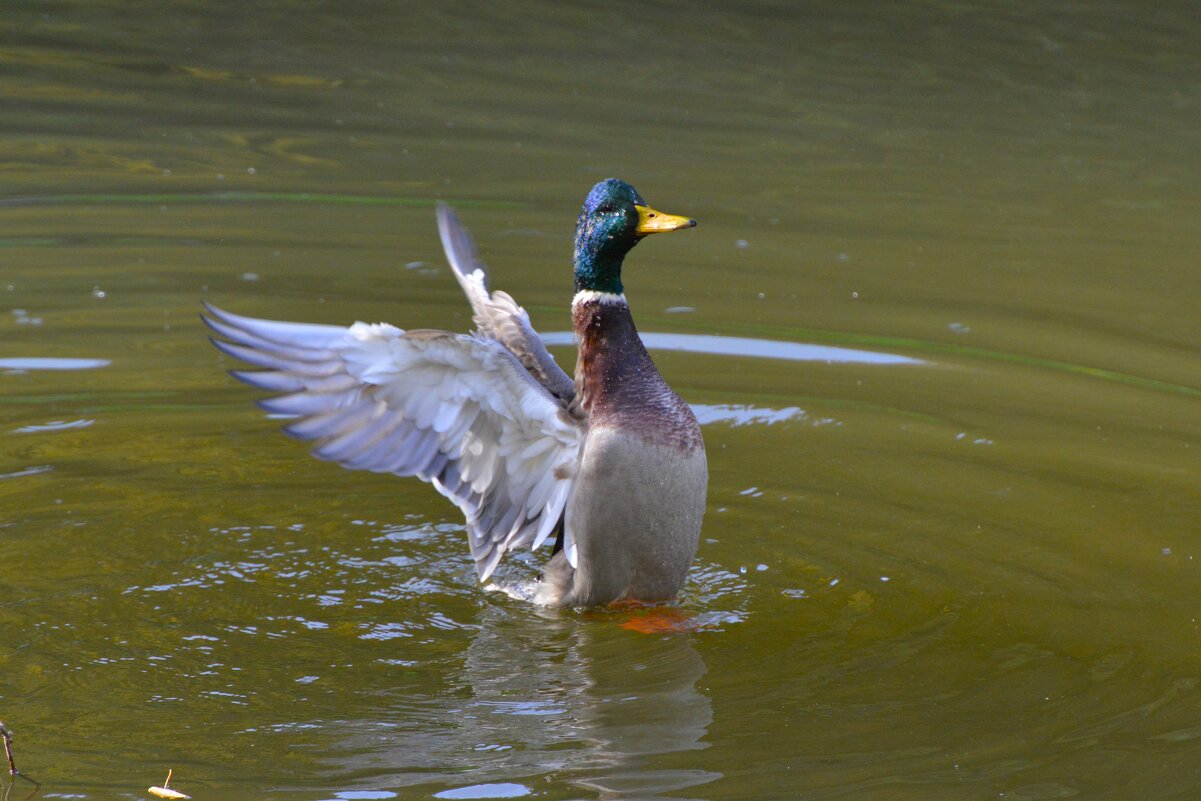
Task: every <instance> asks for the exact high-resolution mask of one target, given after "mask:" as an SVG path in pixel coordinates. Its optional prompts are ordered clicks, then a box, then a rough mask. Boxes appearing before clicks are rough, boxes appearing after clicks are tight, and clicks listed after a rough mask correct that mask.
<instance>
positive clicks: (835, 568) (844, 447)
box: [0, 0, 1201, 801]
mask: <svg viewBox="0 0 1201 801" xmlns="http://www.w3.org/2000/svg"><path fill="white" fill-rule="evenodd" d="M1199 41H1201V16H1199V15H1198V14H1197V13H1196V9H1195V6H1194V5H1193V4H1190V3H1183V2H1167V3H1155V4H1145V3H1135V2H1131V1H1130V0H1125V2H1116V1H1113V2H1109V1H1105V0H1102V1H1101V2H1090V3H1073V2H1052V3H1041V4H1007V3H993V2H949V1H944V0H937V1H936V2H904V3H891V4H883V3H879V4H877V3H862V4H847V3H836V2H813V3H789V2H770V1H769V0H764V1H763V2H726V3H685V2H674V1H673V0H665V2H661V3H657V4H653V5H648V4H645V3H627V2H610V3H603V4H590V5H585V4H580V5H572V4H562V3H533V2H508V3H503V4H491V3H445V4H434V3H382V2H362V3H344V4H333V3H318V2H301V1H299V0H296V1H293V2H283V1H282V0H281V1H279V2H264V3H242V4H230V3H216V2H211V0H194V1H193V2H171V3H163V2H156V3H149V2H133V3H126V2H120V3H118V2H111V1H109V0H98V1H97V2H75V1H73V0H66V1H65V2H55V3H42V2H27V1H26V0H18V1H17V2H11V3H8V4H7V5H6V6H5V11H4V13H3V15H2V16H0V75H2V76H3V77H2V78H0V106H2V107H3V111H2V113H0V720H3V721H4V722H5V723H6V724H7V726H8V727H9V728H10V729H12V730H13V731H14V732H15V734H16V739H15V740H14V743H13V745H14V749H15V751H14V755H15V757H16V758H17V764H18V766H19V767H20V768H21V769H22V770H23V771H24V772H26V773H28V774H29V775H31V776H32V777H33V778H35V779H37V780H38V781H40V782H41V784H42V787H41V790H40V796H41V797H43V798H71V799H86V800H87V801H95V800H99V799H132V798H149V797H150V796H149V795H148V794H147V793H146V788H147V787H148V786H150V785H152V784H161V783H162V780H163V778H164V777H165V775H166V773H167V770H168V768H173V769H174V778H173V780H172V784H171V786H172V787H173V788H177V789H179V790H181V791H182V792H186V793H188V794H189V795H191V796H192V797H193V798H195V799H197V801H201V800H203V799H239V798H260V799H261V798H269V799H296V801H324V800H325V799H389V798H398V799H410V798H412V799H419V798H431V797H436V798H511V797H527V798H539V799H548V800H551V801H553V800H556V799H649V798H695V799H709V800H711V801H716V800H717V799H855V801H874V800H875V799H881V800H883V799H888V800H889V801H900V800H909V799H912V800H913V801H919V800H920V801H959V800H962V801H974V800H975V799H1007V800H1008V801H1014V800H1015V799H1023V800H1026V801H1029V800H1031V799H1052V798H1071V797H1078V798H1082V799H1114V800H1115V801H1117V800H1119V799H1121V800H1124V799H1182V800H1183V799H1195V798H1197V797H1198V794H1199V793H1201V686H1199V680H1201V628H1199V626H1198V617H1199V616H1201V558H1195V557H1201V486H1199V475H1201V472H1199V471H1201V369H1199V366H1198V364H1199V356H1201V354H1199V352H1198V343H1199V342H1201V314H1199V313H1198V308H1201V269H1199V262H1198V260H1199V258H1201V225H1199V223H1198V221H1199V220H1201V200H1199V197H1201V195H1199V189H1201V160H1199V159H1198V152H1199V150H1201V127H1199V125H1198V120H1201V49H1199V48H1198V44H1197V43H1198V42H1199ZM610 175H616V176H620V177H622V178H625V179H627V180H629V181H630V182H631V183H633V184H634V185H635V186H637V187H638V189H639V190H640V192H641V193H642V194H643V195H644V196H645V197H646V198H647V199H648V201H649V202H650V203H651V204H653V205H654V206H656V207H657V208H660V209H662V210H664V211H667V212H672V213H679V214H687V215H690V216H694V217H696V218H697V219H698V220H699V223H700V224H699V226H698V227H697V228H696V229H695V230H692V231H688V232H686V233H681V234H677V235H674V236H672V237H662V238H656V239H654V240H653V241H650V242H647V243H645V244H643V245H642V246H641V247H639V248H638V249H637V250H636V251H635V252H634V253H633V254H632V255H631V257H630V260H629V261H628V263H627V270H626V275H625V284H626V289H627V293H628V295H629V297H630V301H631V305H632V308H633V311H634V315H635V317H636V319H637V321H638V323H639V326H640V328H641V329H642V330H643V331H645V332H651V333H657V334H689V335H705V336H709V337H725V338H734V337H737V338H743V339H753V340H769V341H774V342H783V343H793V344H796V345H805V346H819V345H820V346H835V347H844V348H853V349H858V350H860V351H866V352H870V353H874V354H891V355H894V356H903V357H908V358H909V359H910V360H912V362H911V363H907V364H878V363H870V362H863V361H858V360H854V359H841V358H836V359H833V360H826V359H821V358H819V359H816V360H814V359H804V358H803V359H784V358H764V357H763V356H762V355H760V354H759V352H758V350H757V349H751V348H749V346H748V347H745V348H742V349H741V350H739V349H738V348H735V352H734V353H725V354H721V355H719V354H715V353H712V352H704V350H703V349H702V351H700V352H698V351H696V350H691V351H688V350H667V349H656V350H654V351H653V353H652V355H653V356H654V357H655V359H656V361H657V363H658V365H659V367H660V369H661V371H662V372H663V373H664V375H665V376H666V377H667V379H668V381H669V382H670V383H671V384H672V385H673V386H674V387H675V388H676V389H677V390H678V391H679V392H680V394H681V395H682V396H683V397H684V398H685V399H686V400H688V401H689V402H690V403H692V404H694V405H695V406H696V408H697V409H698V411H699V412H700V416H701V417H702V419H703V420H704V421H705V422H706V424H705V426H704V434H705V440H706V444H707V448H708V453H709V461H710V472H711V483H710V495H709V506H708V513H707V517H706V522H705V529H704V532H703V534H702V545H701V549H700V553H699V555H698V557H697V560H696V562H695V565H694V568H693V572H692V575H691V578H690V580H689V583H688V585H687V586H686V588H685V591H684V593H683V596H682V598H681V600H680V603H679V610H680V611H681V612H682V613H683V615H685V616H686V617H687V618H689V619H690V620H691V628H692V630H691V631H688V632H685V633H652V634H647V633H642V632H639V631H634V630H631V629H630V628H627V627H624V626H623V625H622V624H623V623H628V622H629V620H630V618H629V615H627V614H623V613H603V614H597V613H590V614H582V613H577V612H548V611H545V610H540V609H537V608H534V607H532V606H530V605H529V604H526V603H523V602H521V601H517V600H513V599H511V598H509V597H508V596H506V595H505V594H503V593H497V592H485V591H484V590H483V589H482V588H481V587H479V586H478V585H477V584H476V582H475V579H474V574H473V568H472V564H471V560H470V557H469V555H468V553H467V547H466V542H465V536H464V534H463V531H462V521H461V518H460V516H459V514H458V512H457V511H456V510H455V509H454V508H453V507H451V506H450V505H449V504H447V503H446V502H445V501H444V500H443V499H442V498H441V497H440V496H438V495H437V493H435V492H434V491H433V490H432V489H430V488H429V487H428V486H425V485H423V484H420V483H419V482H416V481H413V480H400V479H397V478H393V477H388V476H378V475H371V474H357V473H351V472H348V471H344V470H341V469H339V468H337V467H335V466H332V465H329V464H325V463H320V462H317V461H316V460H313V459H311V458H309V457H308V456H307V455H306V453H305V448H304V446H303V445H301V444H299V443H296V442H293V441H290V440H288V439H287V438H285V437H283V436H281V435H280V434H279V433H278V431H277V429H278V422H276V421H270V420H266V419H264V417H263V415H262V414H261V413H260V412H259V411H258V410H256V409H255V408H254V406H253V401H254V400H255V399H256V397H258V396H257V394H256V393H255V392H254V391H252V390H250V389H248V388H247V387H244V386H242V385H239V384H237V383H236V382H235V381H234V380H232V379H231V378H229V377H228V376H227V375H226V373H225V371H226V370H227V369H229V368H231V367H233V366H234V365H233V364H232V363H230V361H229V360H228V359H226V358H225V357H223V356H221V355H220V354H219V353H217V352H216V351H215V350H214V349H212V348H211V347H210V346H209V344H208V342H207V339H206V337H207V332H206V330H205V329H204V328H203V326H202V325H201V324H200V322H199V320H198V317H197V312H198V311H199V307H200V303H201V302H202V301H210V302H213V303H216V304H217V305H220V306H222V307H224V308H228V309H231V310H233V311H236V312H239V313H243V314H250V315H255V316H263V317H270V318H277V319H294V320H306V321H313V322H323V323H350V322H353V321H355V320H367V321H378V320H387V321H390V322H393V323H395V324H398V325H401V326H404V327H414V328H416V327H440V328H450V329H454V330H467V329H468V328H469V327H470V315H469V313H468V310H467V306H466V303H465V302H464V300H463V298H462V297H461V296H460V293H459V289H458V287H457V286H456V285H455V282H454V281H453V280H452V278H451V276H450V274H449V272H448V270H447V268H446V267H445V266H444V264H443V261H442V256H441V253H440V247H439V244H438V239H437V234H436V230H435V227H434V220H433V204H434V203H435V202H436V201H437V200H446V201H449V202H451V203H453V204H455V205H456V206H457V207H458V208H459V211H460V214H461V216H462V217H463V219H464V222H465V223H466V224H467V225H468V226H469V227H470V228H471V229H472V231H473V233H474V234H475V236H476V239H477V241H478V244H479V247H480V250H481V253H482V254H483V256H484V258H485V259H486V260H487V262H488V263H489V265H490V267H491V270H492V273H493V276H494V284H495V286H497V287H498V288H502V289H506V290H508V291H510V292H512V293H513V294H514V295H515V296H516V297H517V299H518V300H519V302H521V303H522V304H523V305H524V306H525V307H526V308H527V309H528V310H529V311H530V314H531V316H532V318H533V321H534V323H535V325H536V326H537V327H538V328H539V329H540V330H543V331H547V332H562V331H564V330H565V329H567V328H568V326H569V319H568V303H569V299H570V295H571V275H570V267H569V256H570V245H571V233H572V228H573V225H574V221H575V217H576V214H577V213H578V209H579V204H580V202H581V201H582V199H583V196H584V194H585V192H586V191H587V190H588V188H589V187H590V186H591V185H592V184H593V183H594V182H595V181H597V180H599V179H601V178H605V177H608V176H610ZM726 341H729V340H726ZM740 347H741V346H740ZM552 350H553V352H554V354H555V355H556V357H557V358H558V359H559V360H560V363H561V364H562V365H563V366H564V367H565V368H566V369H568V371H570V370H571V365H572V363H573V353H572V349H571V348H570V347H569V346H555V347H554V348H552ZM752 350H754V351H755V352H752ZM8 359H35V360H38V361H37V363H36V364H35V365H34V366H33V367H34V369H30V364H29V363H28V362H19V363H6V362H5V360H8ZM59 359H90V360H100V361H99V363H98V365H91V366H90V367H89V369H41V368H45V367H56V366H57V367H75V368H78V367H79V365H72V364H70V363H61V362H56V361H54V360H59ZM14 365H15V366H14ZM544 553H545V552H544ZM541 558H544V556H543V554H539V555H535V556H528V555H518V557H517V558H515V559H511V560H509V562H508V563H507V565H506V566H505V567H504V568H503V569H502V571H501V574H500V578H501V580H502V581H504V582H510V583H520V582H522V581H528V580H530V579H531V578H533V577H534V576H536V574H537V565H538V562H539V560H540V559H541ZM7 788H8V785H7V776H6V775H4V774H2V773H0V792H3V791H5V790H7ZM32 789H33V787H32V785H29V784H27V783H24V782H21V781H19V780H18V783H17V784H16V785H14V786H13V787H12V788H11V790H10V791H9V792H11V798H18V797H25V795H27V794H28V793H29V791H30V790H32Z"/></svg>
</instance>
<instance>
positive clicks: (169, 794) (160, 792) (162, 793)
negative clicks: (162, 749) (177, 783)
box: [147, 768, 192, 798]
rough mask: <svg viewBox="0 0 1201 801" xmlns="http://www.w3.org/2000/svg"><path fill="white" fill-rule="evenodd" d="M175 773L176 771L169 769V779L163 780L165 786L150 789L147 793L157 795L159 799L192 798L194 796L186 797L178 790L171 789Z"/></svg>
mask: <svg viewBox="0 0 1201 801" xmlns="http://www.w3.org/2000/svg"><path fill="white" fill-rule="evenodd" d="M173 773H174V771H173V770H172V769H171V768H168V769H167V778H166V779H164V780H163V786H162V787H148V788H147V791H148V792H149V793H150V794H151V795H157V796H158V797H159V798H191V797H192V796H190V795H184V794H183V793H181V792H179V791H177V790H172V789H171V787H170V784H171V775H172V774H173Z"/></svg>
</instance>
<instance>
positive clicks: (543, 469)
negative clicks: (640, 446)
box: [204, 212, 584, 581]
mask: <svg viewBox="0 0 1201 801" xmlns="http://www.w3.org/2000/svg"><path fill="white" fill-rule="evenodd" d="M452 216H453V215H452ZM439 219H440V220H441V219H442V214H441V212H440V214H439ZM456 225H457V223H456ZM444 230H445V229H444ZM458 230H459V231H460V232H461V233H462V234H463V235H465V234H466V232H463V231H462V229H461V228H460V229H458ZM444 236H445V233H444ZM467 241H468V243H469V242H470V240H467ZM449 250H450V247H449V246H448V251H449ZM452 260H453V259H452ZM460 280H462V279H460ZM480 286H481V288H482V286H483V283H482V273H481V279H480ZM483 291H484V294H485V296H486V295H487V290H486V289H485V290H483ZM468 294H469V295H470V292H469V293H468ZM498 294H499V293H498ZM505 297H506V298H508V296H505ZM508 300H509V302H510V303H511V302H512V299H511V298H509V299H508ZM474 303H475V299H474V298H473V305H474ZM512 305H513V306H514V307H516V308H517V310H518V311H519V312H520V315H519V316H520V319H522V320H524V321H525V326H526V328H527V329H528V330H529V333H530V334H533V329H532V328H529V321H528V317H526V316H525V312H524V311H523V310H521V309H520V307H517V306H516V304H515V303H513V304H512ZM206 310H207V311H208V315H209V316H207V317H204V321H205V322H206V323H207V324H208V325H209V327H210V328H212V329H213V330H214V331H215V332H216V333H217V334H218V335H219V336H220V337H221V338H222V339H214V340H213V344H215V345H216V346H217V347H218V348H220V349H221V350H222V351H224V352H225V353H227V354H229V355H230V356H233V357H234V358H237V359H241V360H242V361H245V362H248V363H250V364H252V365H255V366H257V367H261V368H265V369H264V370H261V371H235V372H234V373H233V375H234V376H235V377H236V378H238V379H240V380H242V381H245V382H246V383H248V384H251V385H252V386H255V387H258V388H260V389H265V390H269V391H272V392H277V393H283V394H282V395H279V396H278V397H274V398H270V399H268V400H265V401H263V402H261V404H260V405H261V406H262V407H263V408H264V409H266V410H268V411H270V412H275V413H280V414H287V415H295V416H296V417H297V418H298V419H297V420H296V421H295V422H292V423H290V424H289V425H288V426H287V427H286V428H285V430H286V431H287V432H288V433H290V434H292V435H294V436H296V437H298V438H300V439H306V440H316V443H317V444H316V446H315V447H314V448H313V455H315V456H316V457H318V458H319V459H326V460H329V461H333V462H337V463H338V464H341V465H342V466H344V467H348V468H351V469H357V470H370V471H373V472H379V473H395V474H396V475H399V476H417V477H419V478H421V479H423V480H425V481H429V482H430V483H432V484H433V485H434V486H435V487H436V488H437V489H438V491H439V492H441V493H442V494H443V495H445V496H446V497H447V498H450V499H451V500H452V501H453V502H454V503H455V504H456V505H457V506H458V507H459V508H460V509H461V510H462V511H463V514H464V515H466V517H467V531H468V534H469V536H470V542H471V553H472V555H473V556H474V557H475V561H476V570H477V572H478V574H479V577H480V581H484V580H486V579H487V578H488V576H490V575H491V574H492V571H493V570H494V569H495V568H496V565H497V563H498V562H499V561H500V558H501V556H502V555H503V554H504V552H505V551H507V550H509V549H510V548H515V547H519V546H524V545H530V546H531V547H537V546H538V545H541V544H542V542H543V541H544V540H545V539H546V538H547V537H548V536H549V535H550V533H551V531H552V530H553V529H554V527H555V524H556V523H558V521H559V518H560V517H561V516H562V514H563V507H564V505H565V504H566V502H567V498H568V496H569V495H570V493H571V490H572V486H573V483H574V480H575V474H576V468H577V465H578V463H579V456H580V448H581V443H582V442H583V438H584V430H583V428H582V424H581V423H580V422H579V421H577V420H575V419H574V418H572V417H571V416H570V415H569V414H568V413H567V411H566V409H565V402H564V401H563V400H562V399H561V398H559V397H556V394H557V393H556V394H552V393H553V391H552V390H548V389H547V388H546V387H544V386H543V385H542V384H541V383H539V381H538V380H535V376H534V374H533V373H532V371H531V370H530V369H529V366H528V365H527V364H525V360H524V358H521V357H520V355H514V353H512V352H510V351H509V350H508V349H507V348H506V347H505V345H506V344H507V343H504V344H502V342H503V340H500V339H499V338H492V337H490V336H486V335H468V334H452V333H449V332H446V331H409V332H407V333H406V332H404V331H402V330H400V329H398V328H395V327H393V326H390V325H386V324H379V325H367V324H365V323H355V324H354V325H353V326H350V327H349V328H342V327H338V326H328V325H307V324H302V323H285V322H275V321H270V320H258V319H254V318H250V317H241V316H239V315H235V314H231V313H229V312H226V311H222V310H221V309H217V308H215V307H213V306H210V305H207V304H206ZM478 314H479V310H478V307H477V315H478ZM477 320H478V318H477ZM488 333H489V332H488V331H486V330H485V329H484V328H483V327H482V326H481V334H488ZM533 336H534V338H535V339H536V338H537V334H533ZM539 347H541V345H540V343H539ZM542 353H546V351H545V348H543V349H542ZM546 358H547V359H550V356H549V354H547V355H546ZM519 359H520V360H519ZM551 364H552V365H553V364H554V362H553V361H552V362H551ZM555 369H556V370H558V368H557V367H556V368H555ZM559 373H560V375H562V371H561V370H559ZM563 378H564V379H566V375H563Z"/></svg>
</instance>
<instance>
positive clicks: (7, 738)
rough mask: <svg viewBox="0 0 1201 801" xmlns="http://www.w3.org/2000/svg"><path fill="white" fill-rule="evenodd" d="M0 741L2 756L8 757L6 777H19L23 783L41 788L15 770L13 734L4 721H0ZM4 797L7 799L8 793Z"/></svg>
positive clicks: (31, 778)
mask: <svg viewBox="0 0 1201 801" xmlns="http://www.w3.org/2000/svg"><path fill="white" fill-rule="evenodd" d="M0 739H3V740H4V755H5V756H6V757H8V775H9V776H11V777H13V778H16V777H18V776H20V777H21V778H22V779H24V780H25V781H27V782H31V783H32V784H34V785H36V786H38V787H41V786H42V784H41V782H39V781H37V780H36V779H34V778H33V777H31V776H26V775H25V774H24V773H22V772H21V771H19V770H17V763H16V761H15V760H14V759H13V733H12V729H10V728H8V727H7V726H5V725H4V721H0ZM9 789H12V788H11V787H10V788H9ZM34 792H37V791H36V790H35V791H34ZM4 796H5V798H7V797H8V793H5V794H4Z"/></svg>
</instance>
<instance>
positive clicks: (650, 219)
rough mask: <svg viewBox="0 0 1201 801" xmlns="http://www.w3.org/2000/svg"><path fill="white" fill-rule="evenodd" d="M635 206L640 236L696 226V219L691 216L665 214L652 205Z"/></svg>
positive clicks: (636, 229) (637, 229) (637, 230)
mask: <svg viewBox="0 0 1201 801" xmlns="http://www.w3.org/2000/svg"><path fill="white" fill-rule="evenodd" d="M634 208H635V209H637V210H638V227H637V228H635V229H634V230H635V231H636V232H637V233H638V236H646V235H647V234H661V233H663V232H665V231H678V230H680V229H681V228H695V227H696V220H694V219H692V218H691V217H678V216H676V215H675V214H664V213H663V212H661V211H655V210H654V209H652V208H651V207H650V206H634Z"/></svg>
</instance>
